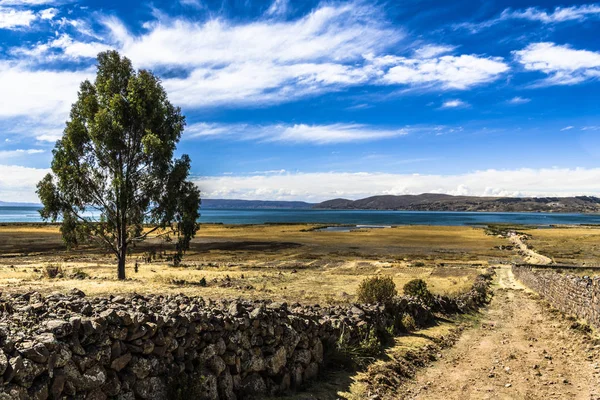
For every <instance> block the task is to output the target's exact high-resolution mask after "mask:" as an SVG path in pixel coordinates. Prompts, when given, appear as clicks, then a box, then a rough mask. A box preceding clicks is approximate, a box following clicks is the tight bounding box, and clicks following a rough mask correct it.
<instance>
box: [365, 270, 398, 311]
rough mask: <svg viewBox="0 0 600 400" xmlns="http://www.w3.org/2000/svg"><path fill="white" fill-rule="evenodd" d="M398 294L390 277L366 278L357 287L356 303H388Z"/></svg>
mask: <svg viewBox="0 0 600 400" xmlns="http://www.w3.org/2000/svg"><path fill="white" fill-rule="evenodd" d="M397 294H398V291H397V290H396V284H395V283H394V280H393V279H392V278H390V277H378V276H374V277H372V278H366V279H364V280H363V281H362V282H361V283H360V286H359V287H358V301H360V302H361V303H384V304H387V303H390V302H391V301H392V299H393V298H394V296H396V295H397Z"/></svg>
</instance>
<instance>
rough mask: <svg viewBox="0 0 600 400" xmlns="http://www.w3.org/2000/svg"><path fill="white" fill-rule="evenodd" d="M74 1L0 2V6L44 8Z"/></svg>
mask: <svg viewBox="0 0 600 400" xmlns="http://www.w3.org/2000/svg"><path fill="white" fill-rule="evenodd" d="M72 1H74V0H0V6H43V5H48V4H50V5H55V4H63V3H70V2H72Z"/></svg>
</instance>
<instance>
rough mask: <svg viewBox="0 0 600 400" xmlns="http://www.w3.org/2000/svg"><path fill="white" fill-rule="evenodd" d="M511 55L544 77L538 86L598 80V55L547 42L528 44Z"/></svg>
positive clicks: (599, 60)
mask: <svg viewBox="0 0 600 400" xmlns="http://www.w3.org/2000/svg"><path fill="white" fill-rule="evenodd" d="M513 55H514V56H515V59H516V61H517V62H519V63H520V64H521V65H523V67H524V68H525V69H526V70H528V71H538V72H542V73H544V74H546V75H548V77H547V78H545V79H544V80H542V81H541V82H539V83H538V85H540V86H550V85H574V84H577V83H581V82H583V81H586V80H589V79H597V78H600V53H596V52H593V51H589V50H577V49H573V48H571V47H570V46H568V45H557V44H555V43H551V42H541V43H531V44H530V45H528V46H527V47H525V48H524V49H523V50H518V51H513Z"/></svg>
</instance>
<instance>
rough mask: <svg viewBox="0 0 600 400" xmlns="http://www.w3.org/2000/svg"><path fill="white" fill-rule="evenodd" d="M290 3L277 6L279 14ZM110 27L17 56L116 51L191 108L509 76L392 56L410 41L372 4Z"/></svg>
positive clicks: (501, 67)
mask: <svg viewBox="0 0 600 400" xmlns="http://www.w3.org/2000/svg"><path fill="white" fill-rule="evenodd" d="M285 4H287V3H286V2H282V1H275V2H274V3H272V5H273V6H276V8H277V9H278V10H279V9H280V8H281V7H284V6H285ZM100 22H101V23H102V24H103V25H104V26H105V27H106V29H107V30H108V32H109V33H108V34H106V33H105V34H104V35H103V36H102V37H100V38H97V39H94V40H91V41H90V40H85V41H78V40H76V39H74V38H73V37H72V36H71V35H69V34H66V33H61V34H60V35H59V36H58V37H56V38H53V39H52V40H50V41H48V42H46V43H38V44H36V45H34V46H25V47H24V46H21V47H17V48H12V49H9V52H11V53H12V54H13V55H14V56H15V57H17V56H21V57H23V58H25V57H27V58H28V60H32V59H36V58H37V59H40V60H46V61H47V60H56V59H58V58H60V57H62V58H65V59H68V60H76V59H81V60H85V59H88V62H91V61H92V57H94V56H95V55H96V53H97V52H99V51H101V50H104V49H107V48H111V47H114V48H116V49H118V50H120V51H121V52H122V53H123V54H125V55H127V56H129V57H130V58H131V59H132V61H133V62H134V63H135V65H136V66H138V67H146V68H152V69H153V70H154V71H156V72H158V73H159V74H160V72H161V71H164V70H169V71H173V70H176V71H178V73H177V74H176V75H175V76H171V77H168V78H165V79H164V80H163V82H164V86H165V88H166V89H167V90H168V92H169V94H170V97H171V99H172V100H173V101H174V102H176V103H177V104H180V105H182V106H186V107H189V108H200V107H214V106H229V107H239V106H264V105H271V104H280V103H284V102H290V101H295V100H297V99H301V98H306V97H309V96H317V95H320V94H323V93H330V92H336V91H341V90H344V89H346V88H349V87H353V86H360V85H379V86H384V85H385V86H410V87H411V88H417V89H421V88H422V89H427V90H467V89H470V88H472V87H474V86H476V85H481V84H485V83H490V82H493V81H495V80H497V79H499V78H500V77H501V76H502V74H504V73H505V72H507V71H508V70H509V66H508V64H507V63H505V62H504V61H503V60H502V58H498V57H488V56H480V55H476V54H462V55H443V54H444V53H448V52H450V51H453V50H455V47H453V46H448V45H435V44H429V45H427V46H423V47H421V48H419V49H417V50H416V51H415V52H414V54H415V56H414V58H411V57H403V56H398V55H395V54H390V53H393V50H394V48H395V47H396V45H397V44H398V43H399V42H400V41H401V40H403V39H404V37H405V36H406V35H405V34H404V32H403V31H402V29H401V28H399V27H392V26H391V25H390V24H389V23H388V22H386V19H385V16H384V15H382V12H381V10H380V9H379V8H377V7H373V6H366V5H364V4H363V3H362V2H348V3H337V4H336V3H334V4H326V5H322V6H320V7H318V8H316V9H315V10H314V11H312V12H310V13H309V14H307V15H305V16H303V17H300V18H297V19H295V20H287V19H285V18H276V15H272V16H270V17H269V18H263V19H259V20H257V21H254V22H244V23H241V22H237V23H234V22H231V21H228V20H225V19H223V18H212V19H209V20H207V21H205V22H197V21H190V20H186V19H181V18H167V17H165V18H162V17H159V19H157V20H153V21H149V22H147V23H146V24H145V28H146V30H145V31H143V32H142V33H139V34H134V33H132V32H130V31H129V29H128V28H127V27H126V26H125V25H124V24H123V22H122V21H120V20H119V19H117V18H115V17H104V18H100ZM96 36H97V35H96Z"/></svg>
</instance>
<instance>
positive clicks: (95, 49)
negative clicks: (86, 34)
mask: <svg viewBox="0 0 600 400" xmlns="http://www.w3.org/2000/svg"><path fill="white" fill-rule="evenodd" d="M49 47H52V48H59V49H62V50H63V54H64V55H66V56H68V57H72V58H96V56H97V55H98V53H100V52H102V51H106V50H111V49H112V47H111V46H109V45H106V44H104V43H98V42H86V43H84V42H77V41H74V40H73V39H72V38H71V37H70V36H69V35H67V34H63V35H61V36H60V37H58V38H57V39H55V40H53V41H52V42H51V43H50V45H49Z"/></svg>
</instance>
